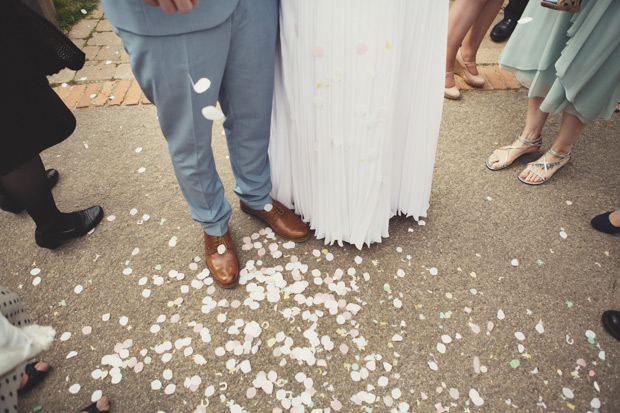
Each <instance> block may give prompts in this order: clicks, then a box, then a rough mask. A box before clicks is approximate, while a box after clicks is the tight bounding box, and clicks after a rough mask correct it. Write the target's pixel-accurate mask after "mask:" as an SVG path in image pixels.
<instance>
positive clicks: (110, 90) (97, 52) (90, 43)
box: [49, 5, 521, 109]
mask: <svg viewBox="0 0 620 413" xmlns="http://www.w3.org/2000/svg"><path fill="white" fill-rule="evenodd" d="M68 36H69V38H70V39H71V40H72V41H73V42H74V43H75V44H76V45H78V46H79V47H80V48H81V49H82V50H83V51H84V53H85V54H86V64H85V65H84V67H83V68H82V69H80V70H78V71H75V70H70V69H64V70H61V71H60V72H59V73H57V74H55V75H53V76H50V77H49V81H50V84H51V85H52V87H53V88H54V90H55V91H56V93H57V94H58V96H60V98H61V99H62V100H63V101H64V102H65V104H66V105H67V107H68V108H69V109H84V108H89V107H101V106H142V105H150V104H151V102H149V100H148V99H147V98H146V96H144V93H142V91H141V90H140V86H139V85H138V83H137V82H136V80H135V78H134V77H133V74H132V72H131V67H130V65H129V56H128V55H127V53H126V52H125V50H124V49H123V45H122V42H121V39H120V38H119V37H118V36H117V35H116V34H115V33H114V31H113V28H112V25H111V24H110V23H109V22H108V21H107V20H106V19H105V16H104V14H103V10H102V8H101V5H99V7H98V8H97V9H95V10H94V11H93V12H91V13H90V14H89V15H88V16H86V18H85V19H84V20H81V21H80V22H78V23H77V24H76V25H75V26H73V27H72V28H71V31H70V32H69V35H68ZM494 46H495V47H497V45H494ZM483 47H484V45H483ZM483 60H484V59H483ZM478 67H479V68H480V72H481V73H482V74H483V75H484V77H485V78H486V83H485V85H484V86H483V87H481V88H480V89H477V90H480V91H487V90H506V89H520V88H521V84H520V83H519V82H518V81H517V79H515V77H514V76H513V75H512V73H509V72H506V71H505V70H502V69H500V68H499V66H498V65H497V64H485V63H479V66H478ZM456 78H457V85H458V86H459V88H460V89H463V90H472V89H474V88H472V87H471V86H469V85H468V84H466V83H465V81H464V80H463V79H462V78H461V77H460V76H456Z"/></svg>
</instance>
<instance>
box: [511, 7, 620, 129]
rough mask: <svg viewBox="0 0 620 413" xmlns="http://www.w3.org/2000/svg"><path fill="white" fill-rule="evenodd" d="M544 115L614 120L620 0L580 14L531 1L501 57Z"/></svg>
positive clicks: (618, 95) (619, 90)
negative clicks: (561, 114)
mask: <svg viewBox="0 0 620 413" xmlns="http://www.w3.org/2000/svg"><path fill="white" fill-rule="evenodd" d="M499 64H500V66H501V67H502V68H503V69H505V70H509V71H511V72H512V73H514V75H515V76H516V78H517V79H518V80H519V82H521V84H523V85H524V86H525V87H527V88H529V94H528V96H529V97H544V98H545V99H544V101H543V103H542V105H541V107H540V109H541V110H542V111H543V112H548V113H562V112H567V113H570V114H573V115H575V116H577V117H578V118H579V120H581V121H582V122H584V123H593V122H596V121H597V120H598V119H606V120H609V119H610V118H611V115H612V113H613V112H614V110H615V108H616V105H617V104H618V101H620V0H583V1H582V7H581V11H580V12H579V13H569V12H559V11H555V10H550V9H547V8H544V7H542V6H540V3H539V2H538V1H530V2H529V4H528V6H527V8H526V9H525V11H524V13H523V16H522V17H521V20H519V24H518V25H517V28H516V29H515V31H514V33H513V34H512V37H511V38H510V40H509V41H508V44H507V45H506V47H505V48H504V51H503V52H502V54H501V55H500V57H499Z"/></svg>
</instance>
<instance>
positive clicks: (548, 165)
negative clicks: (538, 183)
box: [527, 149, 572, 182]
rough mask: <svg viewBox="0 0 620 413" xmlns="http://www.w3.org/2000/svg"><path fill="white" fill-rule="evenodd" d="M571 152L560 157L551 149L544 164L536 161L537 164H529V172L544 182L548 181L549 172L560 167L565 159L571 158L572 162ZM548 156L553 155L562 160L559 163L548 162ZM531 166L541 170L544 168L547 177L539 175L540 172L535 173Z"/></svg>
mask: <svg viewBox="0 0 620 413" xmlns="http://www.w3.org/2000/svg"><path fill="white" fill-rule="evenodd" d="M571 152H572V151H568V153H567V154H565V155H560V154H558V153H557V152H555V151H553V150H552V149H549V150H548V151H547V152H546V153H545V158H544V160H543V161H542V162H539V161H536V162H530V163H528V164H527V165H528V167H527V170H528V171H530V172H532V173H534V174H536V175H538V177H539V178H540V179H542V180H543V182H545V181H547V180H548V179H549V171H551V170H553V169H554V168H555V167H556V166H558V165H559V164H560V163H562V161H564V159H566V158H569V160H570V156H571ZM547 154H551V155H552V156H555V157H556V158H560V159H559V160H557V161H551V162H549V161H547ZM530 165H532V166H538V167H539V168H542V169H543V170H544V171H545V176H542V175H541V174H539V173H538V172H536V171H534V170H533V169H531V168H530ZM562 166H563V165H562Z"/></svg>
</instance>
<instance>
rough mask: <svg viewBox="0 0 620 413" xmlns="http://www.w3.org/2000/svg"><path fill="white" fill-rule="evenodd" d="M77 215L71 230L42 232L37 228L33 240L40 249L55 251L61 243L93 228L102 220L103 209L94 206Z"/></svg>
mask: <svg viewBox="0 0 620 413" xmlns="http://www.w3.org/2000/svg"><path fill="white" fill-rule="evenodd" d="M75 214H77V215H78V216H77V220H78V224H77V225H76V226H74V227H73V228H69V229H65V230H56V231H47V230H45V231H42V230H40V229H39V228H37V229H36V230H35V231H34V239H35V241H36V242H37V245H38V246H39V247H41V248H49V249H52V250H53V249H55V248H58V247H59V246H60V244H61V243H62V241H66V240H68V239H71V238H75V237H80V236H82V235H84V234H86V233H87V232H88V231H90V230H91V229H93V228H95V227H96V226H97V224H99V223H100V222H101V219H102V218H103V209H102V208H101V207H100V206H98V205H95V206H93V207H90V208H88V209H84V210H82V211H77V212H75Z"/></svg>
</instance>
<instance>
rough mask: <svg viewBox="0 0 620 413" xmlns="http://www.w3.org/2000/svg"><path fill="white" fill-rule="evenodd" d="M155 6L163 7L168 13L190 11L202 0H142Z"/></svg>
mask: <svg viewBox="0 0 620 413" xmlns="http://www.w3.org/2000/svg"><path fill="white" fill-rule="evenodd" d="M142 1H143V2H145V3H146V4H148V5H150V6H153V7H161V8H162V9H163V10H164V11H165V12H166V13H167V14H175V13H176V12H178V11H180V12H181V13H189V12H190V11H192V9H193V8H195V7H196V6H197V5H198V2H199V1H200V0H142Z"/></svg>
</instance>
